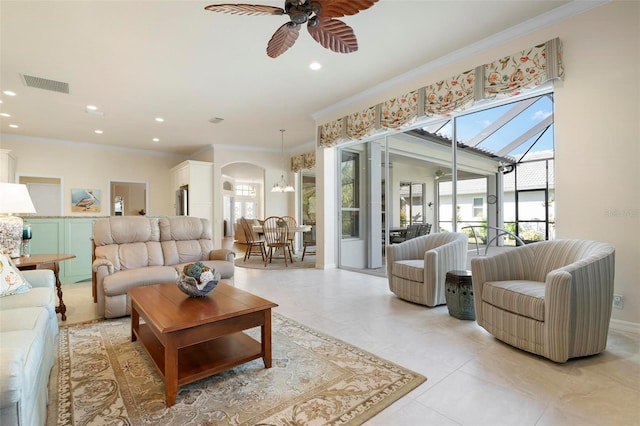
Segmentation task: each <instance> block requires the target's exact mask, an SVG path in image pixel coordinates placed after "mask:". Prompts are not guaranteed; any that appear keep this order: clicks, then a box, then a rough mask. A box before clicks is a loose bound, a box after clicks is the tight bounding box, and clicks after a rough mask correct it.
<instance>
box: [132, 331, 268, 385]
mask: <svg viewBox="0 0 640 426" xmlns="http://www.w3.org/2000/svg"><path fill="white" fill-rule="evenodd" d="M134 333H135V334H136V336H137V338H138V339H140V341H141V343H143V345H142V346H143V347H144V348H145V349H146V351H147V353H148V354H149V356H150V357H151V359H152V360H153V363H154V364H155V366H156V368H157V369H158V372H159V373H160V374H161V375H162V378H163V379H165V366H164V362H165V348H164V346H163V345H162V343H161V342H160V341H159V340H158V338H157V337H156V336H155V334H153V331H152V330H151V329H150V328H149V326H148V325H147V324H142V323H141V324H140V327H139V329H138V330H134ZM262 356H263V353H262V345H261V343H260V342H258V341H256V340H255V339H253V338H251V337H250V336H248V335H247V334H245V333H243V332H241V331H239V332H236V333H233V334H228V335H224V336H220V337H218V338H216V339H214V340H209V341H206V342H202V343H198V344H195V345H191V346H186V347H184V348H179V349H178V386H183V385H186V384H188V383H192V382H195V381H197V380H200V379H203V378H205V377H209V376H212V375H214V374H217V373H219V372H221V371H224V370H228V369H230V368H233V367H235V366H238V365H241V364H244V363H246V362H249V361H252V360H254V359H258V358H262Z"/></svg>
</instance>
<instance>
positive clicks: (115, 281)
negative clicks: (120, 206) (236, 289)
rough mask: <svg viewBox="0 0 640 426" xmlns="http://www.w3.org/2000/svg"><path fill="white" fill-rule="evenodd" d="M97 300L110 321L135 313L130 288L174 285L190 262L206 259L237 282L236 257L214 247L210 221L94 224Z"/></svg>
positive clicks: (125, 219)
mask: <svg viewBox="0 0 640 426" xmlns="http://www.w3.org/2000/svg"><path fill="white" fill-rule="evenodd" d="M93 244H94V247H95V248H94V261H93V271H94V283H93V284H94V301H95V302H96V303H98V313H99V314H101V315H103V316H104V317H105V318H115V317H121V316H125V315H130V314H131V302H130V300H129V298H128V296H127V290H128V289H129V288H132V287H138V286H143V285H151V284H159V283H166V282H175V281H176V279H177V278H178V274H179V271H181V270H182V268H183V266H184V265H185V264H187V263H192V262H197V261H202V262H203V263H204V264H206V265H207V266H209V267H210V268H212V269H215V270H216V271H217V272H220V275H221V278H222V279H223V280H225V281H227V282H231V283H233V275H234V264H233V260H234V257H235V253H234V252H233V251H230V250H225V249H217V250H214V249H213V243H212V241H211V227H210V226H209V221H208V220H206V219H200V218H196V217H189V216H173V217H158V218H152V217H140V216H116V217H109V218H104V219H98V220H96V222H95V223H94V226H93Z"/></svg>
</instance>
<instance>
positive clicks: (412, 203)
mask: <svg viewBox="0 0 640 426" xmlns="http://www.w3.org/2000/svg"><path fill="white" fill-rule="evenodd" d="M422 194H424V183H413V182H401V183H400V226H408V225H413V224H414V223H424V220H425V219H424V197H423V195H422Z"/></svg>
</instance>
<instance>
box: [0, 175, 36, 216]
mask: <svg viewBox="0 0 640 426" xmlns="http://www.w3.org/2000/svg"><path fill="white" fill-rule="evenodd" d="M35 212H36V208H35V207H34V206H33V202H32V201H31V196H29V191H28V190H27V185H21V184H19V183H4V182H0V213H8V214H12V213H35Z"/></svg>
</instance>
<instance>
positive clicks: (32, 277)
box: [22, 269, 56, 288]
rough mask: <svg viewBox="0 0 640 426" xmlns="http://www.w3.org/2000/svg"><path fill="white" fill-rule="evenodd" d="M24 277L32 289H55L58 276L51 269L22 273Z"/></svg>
mask: <svg viewBox="0 0 640 426" xmlns="http://www.w3.org/2000/svg"><path fill="white" fill-rule="evenodd" d="M22 275H23V276H24V278H25V279H26V280H27V281H29V284H31V287H47V288H53V287H54V286H55V285H56V276H55V275H54V273H53V271H52V270H50V269H31V270H27V271H22Z"/></svg>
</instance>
